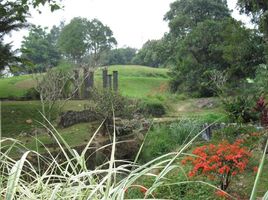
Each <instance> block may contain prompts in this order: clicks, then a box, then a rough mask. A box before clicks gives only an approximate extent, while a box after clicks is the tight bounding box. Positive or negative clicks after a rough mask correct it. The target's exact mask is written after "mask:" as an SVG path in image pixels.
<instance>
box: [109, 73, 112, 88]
mask: <svg viewBox="0 0 268 200" xmlns="http://www.w3.org/2000/svg"><path fill="white" fill-rule="evenodd" d="M108 85H109V89H110V90H111V89H112V74H109V75H108Z"/></svg>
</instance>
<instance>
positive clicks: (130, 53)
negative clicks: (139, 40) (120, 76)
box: [101, 47, 137, 65]
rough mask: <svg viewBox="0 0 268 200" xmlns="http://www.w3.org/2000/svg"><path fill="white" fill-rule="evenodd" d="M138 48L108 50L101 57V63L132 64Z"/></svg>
mask: <svg viewBox="0 0 268 200" xmlns="http://www.w3.org/2000/svg"><path fill="white" fill-rule="evenodd" d="M136 51H137V50H136V49H134V48H130V47H126V48H118V49H112V50H110V51H107V52H106V53H105V54H104V55H103V56H102V58H101V65H130V64H132V59H133V58H134V56H135V55H136Z"/></svg>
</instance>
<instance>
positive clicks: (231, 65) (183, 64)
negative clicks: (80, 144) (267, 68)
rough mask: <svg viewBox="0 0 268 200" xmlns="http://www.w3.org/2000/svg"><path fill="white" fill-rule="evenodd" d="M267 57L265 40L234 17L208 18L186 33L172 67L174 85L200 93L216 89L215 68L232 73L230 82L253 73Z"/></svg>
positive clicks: (190, 91)
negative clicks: (226, 18)
mask: <svg viewBox="0 0 268 200" xmlns="http://www.w3.org/2000/svg"><path fill="white" fill-rule="evenodd" d="M263 61H264V52H263V40H262V38H261V37H260V36H259V35H258V34H257V33H255V32H254V31H252V30H248V29H246V28H244V27H243V26H242V24H241V23H240V22H237V21H235V20H234V19H231V18H230V19H228V20H225V21H221V22H219V21H214V20H206V21H204V22H202V23H199V24H198V25H197V27H196V28H194V29H193V30H192V31H191V33H189V34H188V35H187V37H185V39H184V40H183V41H182V42H181V44H180V47H179V48H178V53H177V56H176V63H177V65H175V66H174V68H173V70H172V74H171V75H172V76H173V79H172V86H173V89H174V90H175V91H176V90H177V89H178V88H179V89H180V90H184V91H186V92H189V93H192V94H194V93H195V95H197V96H211V95H213V93H214V92H215V90H214V85H213V83H212V82H211V74H212V72H214V71H215V70H216V71H220V72H225V73H227V74H228V81H229V83H234V84H237V83H239V80H241V79H243V78H246V77H253V76H254V74H255V70H256V66H257V65H258V64H260V63H263Z"/></svg>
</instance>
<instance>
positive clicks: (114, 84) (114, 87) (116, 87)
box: [113, 71, 118, 92]
mask: <svg viewBox="0 0 268 200" xmlns="http://www.w3.org/2000/svg"><path fill="white" fill-rule="evenodd" d="M113 90H114V91H115V92H116V91H118V71H113Z"/></svg>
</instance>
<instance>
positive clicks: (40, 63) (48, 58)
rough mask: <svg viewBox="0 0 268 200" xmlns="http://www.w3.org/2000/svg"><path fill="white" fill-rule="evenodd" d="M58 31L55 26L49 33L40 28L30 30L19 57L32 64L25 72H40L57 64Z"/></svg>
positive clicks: (58, 55) (58, 53)
mask: <svg viewBox="0 0 268 200" xmlns="http://www.w3.org/2000/svg"><path fill="white" fill-rule="evenodd" d="M59 31H60V30H59V28H58V27H56V26H54V27H53V29H51V31H50V32H49V33H47V31H46V30H45V29H43V28H41V27H35V26H33V27H32V28H31V30H30V32H29V35H28V36H26V37H24V40H23V41H22V46H21V52H22V55H21V57H22V58H23V59H25V60H27V61H29V62H31V63H32V64H33V68H32V69H28V70H27V71H29V72H42V71H45V70H46V69H48V68H51V67H54V66H56V65H57V64H58V63H59V60H60V58H61V57H60V52H59V50H58V49H57V45H56V44H57V39H58V33H59ZM27 64H28V63H27ZM28 66H29V65H28Z"/></svg>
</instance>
